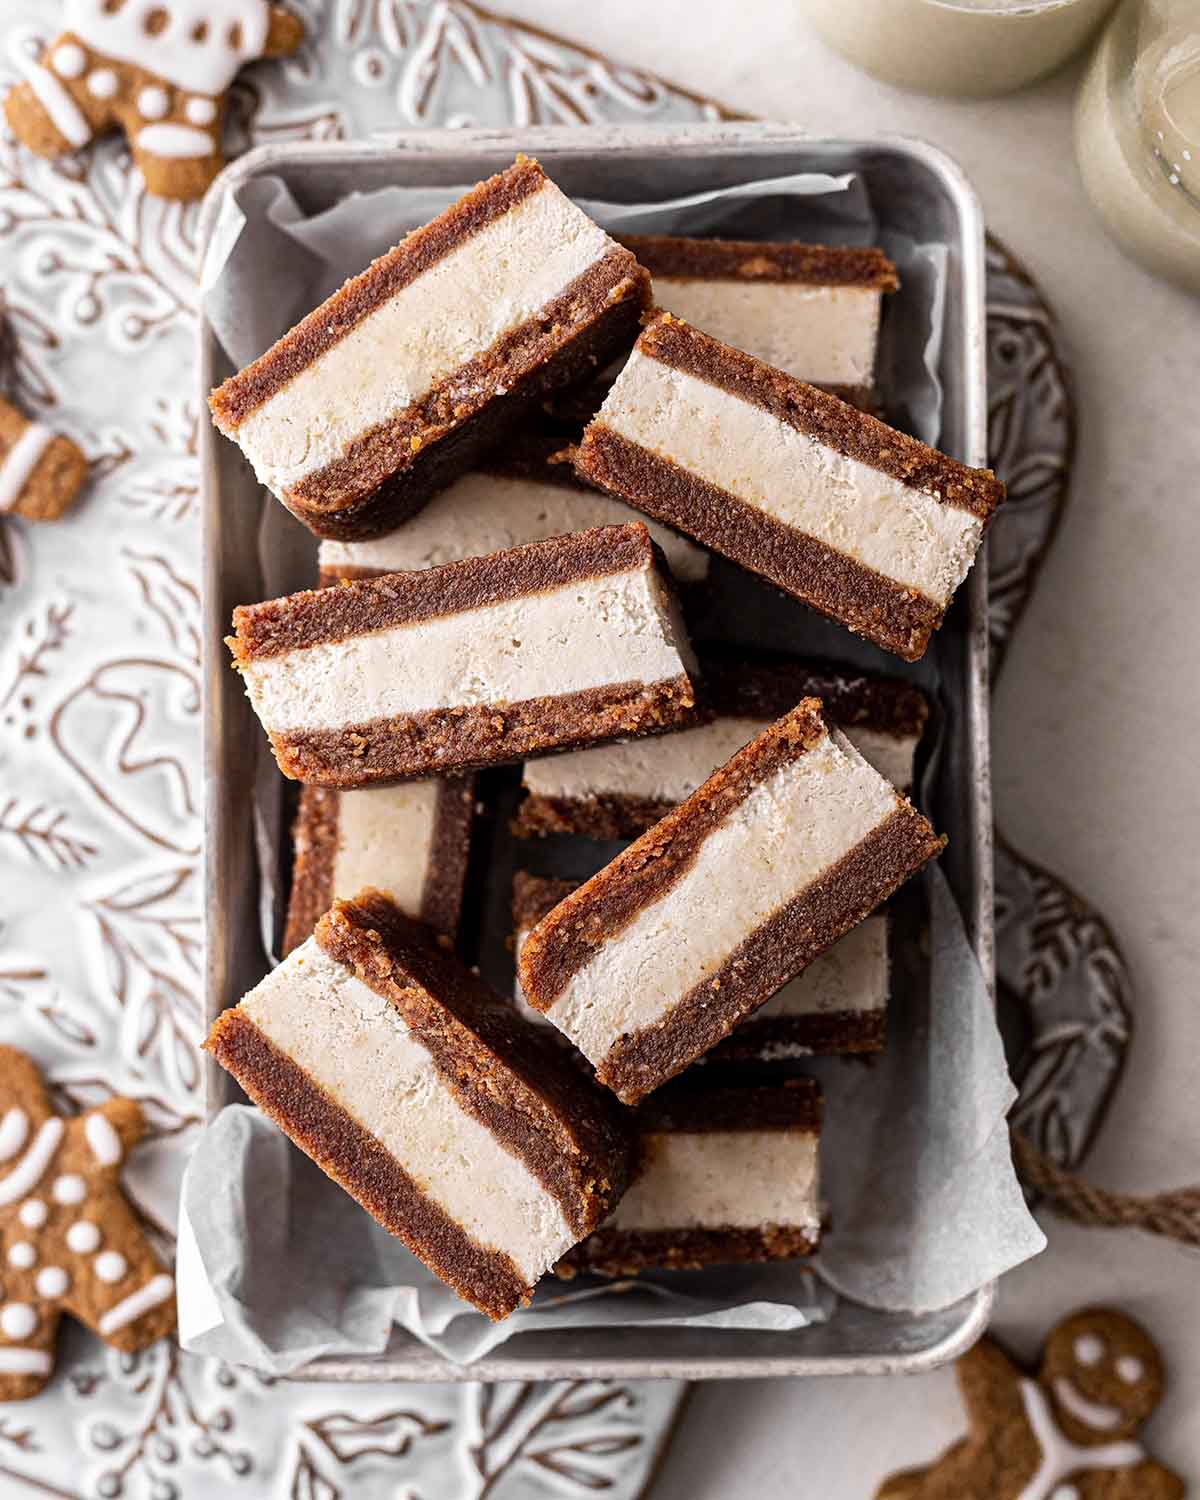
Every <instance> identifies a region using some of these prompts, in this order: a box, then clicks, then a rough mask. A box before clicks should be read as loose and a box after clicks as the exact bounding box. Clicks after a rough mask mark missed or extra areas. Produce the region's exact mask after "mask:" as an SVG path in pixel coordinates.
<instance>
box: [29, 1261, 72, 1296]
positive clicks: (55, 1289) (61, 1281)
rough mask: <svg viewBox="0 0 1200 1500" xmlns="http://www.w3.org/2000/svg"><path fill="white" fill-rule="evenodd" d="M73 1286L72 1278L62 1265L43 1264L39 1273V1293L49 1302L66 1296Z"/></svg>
mask: <svg viewBox="0 0 1200 1500" xmlns="http://www.w3.org/2000/svg"><path fill="white" fill-rule="evenodd" d="M70 1287H71V1278H70V1277H69V1276H68V1275H67V1273H66V1272H65V1271H64V1270H63V1268H62V1267H61V1266H43V1267H42V1269H41V1270H40V1271H39V1272H38V1274H37V1294H38V1296H39V1297H45V1298H46V1300H47V1301H48V1302H52V1301H54V1299H55V1298H57V1297H65V1296H66V1294H67V1292H68V1291H69V1290H70Z"/></svg>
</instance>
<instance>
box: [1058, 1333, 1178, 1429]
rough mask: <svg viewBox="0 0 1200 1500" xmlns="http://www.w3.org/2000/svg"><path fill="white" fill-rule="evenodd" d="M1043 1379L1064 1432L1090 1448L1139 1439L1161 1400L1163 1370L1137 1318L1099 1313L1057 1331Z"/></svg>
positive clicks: (1156, 1351)
mask: <svg viewBox="0 0 1200 1500" xmlns="http://www.w3.org/2000/svg"><path fill="white" fill-rule="evenodd" d="M1038 1380H1039V1383H1040V1384H1041V1385H1042V1387H1043V1388H1044V1389H1045V1391H1046V1392H1047V1394H1048V1395H1049V1397H1050V1400H1051V1402H1052V1404H1053V1407H1054V1413H1055V1416H1056V1417H1057V1419H1058V1423H1059V1426H1060V1427H1061V1429H1062V1431H1063V1433H1064V1434H1065V1435H1066V1436H1067V1437H1068V1438H1070V1440H1071V1441H1072V1442H1073V1443H1078V1444H1080V1445H1081V1446H1090V1445H1092V1444H1100V1443H1112V1442H1118V1441H1120V1440H1122V1439H1128V1438H1132V1437H1134V1436H1135V1435H1136V1434H1137V1431H1138V1429H1139V1428H1140V1427H1141V1425H1142V1423H1143V1422H1145V1421H1146V1419H1147V1418H1148V1417H1149V1416H1150V1414H1151V1412H1152V1411H1153V1410H1154V1408H1155V1407H1156V1406H1157V1405H1158V1403H1159V1401H1160V1400H1161V1399H1162V1393H1163V1365H1162V1360H1161V1359H1160V1358H1159V1354H1158V1350H1157V1349H1156V1348H1155V1347H1154V1345H1153V1344H1152V1343H1151V1342H1150V1339H1149V1337H1148V1336H1147V1334H1146V1333H1145V1332H1144V1331H1143V1330H1142V1329H1141V1328H1140V1327H1139V1326H1138V1325H1137V1324H1136V1323H1135V1322H1134V1321H1133V1320H1132V1318H1127V1317H1125V1316H1124V1315H1123V1314H1122V1313H1116V1312H1110V1311H1108V1310H1107V1309H1095V1310H1088V1311H1085V1312H1081V1313H1076V1314H1075V1316H1074V1317H1071V1318H1068V1319H1067V1320H1066V1322H1065V1323H1060V1324H1059V1326H1058V1327H1057V1328H1056V1329H1055V1330H1054V1332H1053V1333H1052V1334H1051V1335H1050V1338H1049V1340H1048V1341H1047V1344H1046V1352H1045V1356H1044V1358H1043V1360H1042V1368H1041V1372H1040V1374H1039V1376H1038Z"/></svg>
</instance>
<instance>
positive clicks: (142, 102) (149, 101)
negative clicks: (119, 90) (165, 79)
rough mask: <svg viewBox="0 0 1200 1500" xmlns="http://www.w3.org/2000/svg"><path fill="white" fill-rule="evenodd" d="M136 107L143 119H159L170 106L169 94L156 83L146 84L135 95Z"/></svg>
mask: <svg viewBox="0 0 1200 1500" xmlns="http://www.w3.org/2000/svg"><path fill="white" fill-rule="evenodd" d="M137 107H138V114H139V115H141V117H142V119H143V120H161V119H162V118H163V116H164V115H165V114H166V113H167V112H168V111H169V110H170V108H171V96H170V95H169V94H168V93H167V91H166V89H164V88H160V87H159V86H158V84H157V83H151V84H147V86H146V87H145V88H144V89H142V90H141V92H140V93H139V94H138V96H137Z"/></svg>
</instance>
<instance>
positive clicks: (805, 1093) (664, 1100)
mask: <svg viewBox="0 0 1200 1500" xmlns="http://www.w3.org/2000/svg"><path fill="white" fill-rule="evenodd" d="M821 1118H822V1100H821V1088H820V1085H819V1084H818V1083H817V1081H816V1079H815V1078H791V1079H789V1080H788V1081H787V1082H786V1083H781V1084H778V1085H775V1086H773V1087H772V1086H759V1087H751V1088H732V1087H731V1088H722V1087H715V1088H714V1087H713V1086H712V1085H710V1084H706V1083H705V1081H704V1079H703V1078H698V1079H694V1078H692V1076H691V1075H689V1076H688V1077H687V1078H684V1079H677V1080H676V1081H675V1082H674V1083H669V1084H668V1085H667V1086H666V1088H663V1089H659V1090H658V1092H657V1093H656V1094H653V1095H651V1097H650V1098H649V1099H644V1100H643V1101H642V1103H641V1104H640V1105H639V1106H638V1110H637V1128H638V1132H639V1134H641V1135H646V1134H650V1133H655V1132H660V1133H661V1132H663V1131H666V1132H669V1133H670V1134H672V1135H711V1134H712V1133H713V1132H714V1131H721V1132H723V1133H724V1132H728V1131H743V1130H807V1131H812V1132H817V1133H819V1131H820V1129H821Z"/></svg>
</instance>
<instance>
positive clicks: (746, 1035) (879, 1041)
mask: <svg viewBox="0 0 1200 1500" xmlns="http://www.w3.org/2000/svg"><path fill="white" fill-rule="evenodd" d="M578 888H579V885H578V882H577V881H573V880H559V879H554V878H552V877H548V876H543V875H530V874H528V873H527V872H526V871H524V870H518V871H517V872H516V874H515V875H514V876H513V892H512V914H513V952H514V953H515V954H516V955H517V957H518V959H519V958H520V954H521V950H522V949H523V948H524V946H525V943H526V940H527V939H528V937H529V934H530V933H531V932H532V931H533V929H534V928H535V927H536V926H537V924H538V923H539V922H540V921H541V920H542V918H543V917H544V916H546V914H547V913H548V912H551V911H553V910H554V908H555V907H556V906H557V905H558V904H559V902H560V901H564V900H566V898H567V897H568V896H569V895H570V894H571V892H572V891H575V890H578ZM889 935H890V923H889V921H888V917H887V915H886V914H885V913H878V912H877V913H876V914H875V915H874V916H870V917H867V918H866V920H865V921H862V922H860V923H859V924H858V926H857V927H852V928H851V929H850V931H849V932H848V933H846V935H845V937H841V938H839V939H838V941H837V942H836V943H834V945H833V947H832V948H828V949H826V951H825V952H824V953H822V954H820V955H819V956H818V957H817V958H814V959H813V961H812V963H811V964H809V966H808V967H807V968H806V969H803V970H801V972H800V973H799V974H797V976H796V977H795V979H792V980H789V981H788V983H787V984H785V985H784V987H783V988H782V989H781V990H780V991H779V992H778V993H777V994H775V995H772V997H771V998H770V999H769V1000H768V1001H767V1002H766V1004H765V1005H760V1006H759V1008H758V1009H757V1010H756V1011H755V1012H754V1013H753V1014H752V1015H751V1016H750V1017H749V1018H748V1019H747V1020H745V1021H743V1022H742V1023H741V1025H740V1026H738V1027H736V1028H735V1029H734V1030H733V1031H732V1032H730V1034H729V1035H728V1036H727V1037H726V1038H725V1040H724V1041H723V1042H720V1043H718V1044H717V1046H716V1047H714V1048H713V1050H712V1051H711V1052H709V1053H706V1054H705V1056H704V1057H702V1058H700V1059H698V1064H700V1063H706V1062H745V1063H775V1062H785V1061H792V1060H794V1059H796V1058H800V1057H813V1056H824V1055H827V1054H834V1053H850V1052H879V1051H881V1050H882V1049H883V1046H884V1042H885V1040H886V1037H887V1003H888V991H889V987H890V982H891V964H890V959H889ZM513 1000H514V1002H515V1003H516V1006H517V1009H518V1010H520V1012H521V1013H522V1015H525V1016H527V1017H529V1018H530V1019H531V1020H536V1021H540V1022H541V1023H542V1024H543V1025H544V1026H546V1027H547V1029H553V1028H551V1027H550V1023H549V1021H548V1020H547V1018H546V1017H545V1016H544V1015H542V1013H541V1012H540V1011H537V1010H534V1009H533V1007H532V1006H531V1005H530V1004H529V1002H528V1001H527V1000H526V999H525V995H524V992H523V991H522V989H521V984H520V980H519V979H518V980H517V981H516V983H515V984H514V986H513Z"/></svg>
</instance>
